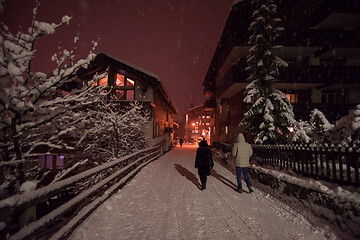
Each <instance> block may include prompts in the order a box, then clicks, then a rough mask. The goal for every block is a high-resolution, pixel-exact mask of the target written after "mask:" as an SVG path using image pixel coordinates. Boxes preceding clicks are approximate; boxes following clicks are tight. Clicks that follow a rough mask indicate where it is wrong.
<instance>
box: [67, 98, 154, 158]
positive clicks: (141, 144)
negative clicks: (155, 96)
mask: <svg viewBox="0 0 360 240" xmlns="http://www.w3.org/2000/svg"><path fill="white" fill-rule="evenodd" d="M109 98H111V96H108V99H109ZM148 118H149V113H148V112H147V111H145V110H144V109H143V106H142V105H141V104H140V103H138V102H129V103H128V104H126V105H124V104H121V105H119V104H118V103H116V102H115V103H114V102H113V101H112V100H110V101H109V100H103V101H102V103H101V104H96V105H93V106H89V107H88V108H87V109H86V114H82V116H80V117H79V118H78V119H77V123H74V126H79V127H80V128H82V129H85V131H84V132H82V133H81V136H78V137H79V141H78V143H77V146H81V148H82V151H81V152H82V153H83V157H86V158H89V159H91V160H92V161H97V162H98V163H99V164H100V163H102V162H107V161H110V160H111V159H113V158H118V157H121V156H124V155H127V154H130V153H132V152H134V151H136V150H139V149H144V148H145V147H146V138H145V135H144V127H145V126H146V125H147V122H148Z"/></svg>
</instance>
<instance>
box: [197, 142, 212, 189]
mask: <svg viewBox="0 0 360 240" xmlns="http://www.w3.org/2000/svg"><path fill="white" fill-rule="evenodd" d="M213 167H214V162H213V160H212V154H211V150H210V148H209V145H208V144H207V142H206V140H205V139H204V140H202V141H201V142H199V148H198V149H197V151H196V158H195V168H197V169H198V174H199V177H200V181H201V190H204V189H205V188H206V180H207V176H209V175H210V170H211V169H212V168H213Z"/></svg>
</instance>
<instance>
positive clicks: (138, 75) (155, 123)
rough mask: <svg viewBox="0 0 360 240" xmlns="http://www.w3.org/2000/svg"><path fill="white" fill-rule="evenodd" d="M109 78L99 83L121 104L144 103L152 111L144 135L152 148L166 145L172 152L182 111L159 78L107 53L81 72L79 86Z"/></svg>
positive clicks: (98, 83)
mask: <svg viewBox="0 0 360 240" xmlns="http://www.w3.org/2000/svg"><path fill="white" fill-rule="evenodd" d="M104 72H107V75H106V76H105V77H104V78H102V79H100V80H97V81H96V82H95V85H99V86H105V88H104V91H105V92H107V91H109V94H112V95H114V96H115V97H116V99H117V101H116V103H117V104H120V105H125V104H127V103H128V102H130V101H137V102H140V103H142V105H143V106H144V108H145V109H146V110H148V111H150V119H149V121H148V124H147V126H144V127H143V132H144V133H145V135H146V137H147V139H148V145H149V146H155V145H157V144H162V143H165V144H164V151H168V150H169V149H170V147H171V145H172V143H173V124H174V114H176V113H177V112H178V111H177V109H176V107H175V106H174V105H173V104H172V102H171V100H170V98H169V96H168V95H167V93H166V91H165V89H164V86H163V85H162V83H161V81H160V79H159V77H158V76H157V75H155V74H154V73H151V72H149V71H147V70H145V69H143V68H141V67H139V66H136V65H134V64H132V63H129V62H127V61H125V60H123V59H120V58H118V57H116V56H113V55H111V54H107V53H100V54H98V55H97V56H96V57H95V59H94V60H93V61H92V62H91V64H90V66H89V67H88V68H87V69H81V70H80V71H79V72H78V74H77V76H78V78H77V81H78V82H83V81H89V80H92V78H93V76H94V74H95V73H98V74H102V73H104Z"/></svg>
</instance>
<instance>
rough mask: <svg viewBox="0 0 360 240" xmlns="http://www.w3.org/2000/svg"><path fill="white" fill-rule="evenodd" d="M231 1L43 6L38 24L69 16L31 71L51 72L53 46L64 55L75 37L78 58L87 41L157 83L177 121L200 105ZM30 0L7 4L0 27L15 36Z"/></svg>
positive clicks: (81, 0)
mask: <svg viewBox="0 0 360 240" xmlns="http://www.w3.org/2000/svg"><path fill="white" fill-rule="evenodd" d="M233 2H234V0H120V1H115V0H101V1H100V0H61V1H60V0H42V1H41V6H40V8H39V12H38V18H37V19H38V21H44V22H54V23H59V22H60V21H61V18H62V16H64V15H69V16H73V19H72V20H71V21H70V25H69V26H66V25H64V26H62V27H60V28H58V29H57V31H56V32H55V34H54V35H51V36H48V37H46V38H44V39H42V40H41V41H39V42H38V44H37V47H36V49H37V53H36V57H35V59H34V68H33V69H32V71H42V72H45V73H47V72H50V71H52V70H53V68H54V67H55V66H54V65H53V63H51V61H50V58H51V55H53V53H55V52H56V51H57V46H58V42H59V41H60V42H61V45H62V47H63V48H66V49H68V50H70V49H72V47H73V39H74V37H75V35H76V32H77V31H78V30H79V31H80V45H79V47H78V51H77V54H76V55H77V57H78V58H84V57H85V56H86V55H87V53H88V51H89V50H90V48H91V41H93V40H95V41H97V40H98V39H99V41H98V42H99V45H98V47H97V50H96V53H98V52H103V51H104V52H107V53H110V54H112V55H115V56H118V57H120V58H122V59H125V60H127V61H129V62H131V63H133V64H135V65H138V66H141V67H142V68H145V69H147V70H149V71H151V72H153V73H155V74H157V75H158V76H159V77H160V80H161V81H162V83H163V85H164V87H165V89H166V91H167V93H168V95H169V96H170V99H171V101H172V102H173V104H174V105H175V106H176V107H177V109H178V110H179V114H178V115H177V116H176V119H179V117H181V115H183V114H184V113H185V111H186V110H187V109H188V108H190V106H191V104H193V105H194V106H198V105H200V104H203V103H204V100H205V98H204V97H203V88H202V85H201V83H202V81H203V79H204V77H205V74H206V71H207V69H208V67H209V64H210V61H211V58H212V56H213V54H214V51H215V48H216V45H217V42H218V40H219V38H220V35H221V32H222V30H223V27H224V25H225V22H226V19H227V17H228V14H229V12H230V8H231V6H232V3H233ZM34 6H35V0H7V2H6V4H5V9H4V12H3V15H2V16H1V21H3V22H4V23H5V24H6V25H7V26H8V27H9V28H10V30H11V31H12V32H13V33H14V34H15V31H17V30H18V29H19V25H22V28H23V29H27V28H28V27H29V24H30V23H31V18H32V9H33V8H34Z"/></svg>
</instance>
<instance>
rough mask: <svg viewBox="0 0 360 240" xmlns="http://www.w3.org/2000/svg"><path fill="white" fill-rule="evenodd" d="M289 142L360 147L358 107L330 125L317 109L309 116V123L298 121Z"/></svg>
mask: <svg viewBox="0 0 360 240" xmlns="http://www.w3.org/2000/svg"><path fill="white" fill-rule="evenodd" d="M293 128H294V131H293V132H292V133H291V134H290V135H289V141H290V142H295V143H314V144H317V145H323V146H326V145H327V146H332V145H333V146H338V145H340V146H343V147H356V148H358V147H360V105H357V106H356V108H355V109H353V110H351V111H349V114H348V115H346V116H343V117H342V118H340V119H339V120H338V121H336V122H335V124H330V123H329V121H328V120H327V119H326V117H325V115H324V114H323V113H322V112H321V111H319V110H318V109H314V110H313V111H312V112H311V114H310V121H309V122H306V121H301V120H300V121H298V122H296V123H295V124H294V126H293Z"/></svg>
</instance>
